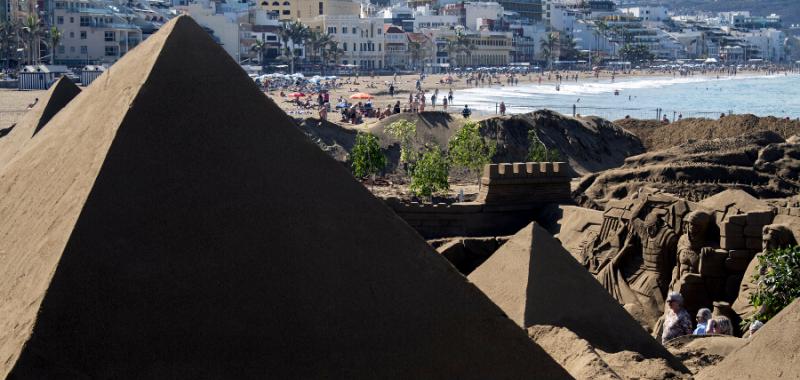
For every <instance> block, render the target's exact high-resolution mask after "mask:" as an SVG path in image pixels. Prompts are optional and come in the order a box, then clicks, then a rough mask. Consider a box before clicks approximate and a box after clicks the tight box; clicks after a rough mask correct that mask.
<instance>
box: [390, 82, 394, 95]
mask: <svg viewBox="0 0 800 380" xmlns="http://www.w3.org/2000/svg"><path fill="white" fill-rule="evenodd" d="M389 96H391V97H393V98H394V83H392V84H390V85H389Z"/></svg>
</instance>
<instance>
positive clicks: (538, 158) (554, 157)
mask: <svg viewBox="0 0 800 380" xmlns="http://www.w3.org/2000/svg"><path fill="white" fill-rule="evenodd" d="M560 159H561V152H560V151H559V150H558V149H556V148H550V149H548V148H547V145H545V144H544V142H542V140H540V139H539V135H537V134H536V130H535V129H531V130H529V131H528V161H531V162H555V161H558V160H560Z"/></svg>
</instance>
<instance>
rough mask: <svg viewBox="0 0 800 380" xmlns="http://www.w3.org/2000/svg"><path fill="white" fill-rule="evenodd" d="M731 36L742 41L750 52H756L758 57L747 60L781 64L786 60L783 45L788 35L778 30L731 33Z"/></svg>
mask: <svg viewBox="0 0 800 380" xmlns="http://www.w3.org/2000/svg"><path fill="white" fill-rule="evenodd" d="M731 35H733V36H734V37H737V38H739V39H740V40H742V41H743V42H744V43H745V45H746V46H748V48H749V49H750V50H755V51H756V52H757V54H758V56H748V57H745V59H758V58H760V59H763V60H766V61H771V62H779V61H782V60H783V59H784V54H783V52H784V51H783V43H784V41H785V40H786V34H784V33H783V32H782V31H780V30H777V29H760V30H754V31H751V32H738V31H731Z"/></svg>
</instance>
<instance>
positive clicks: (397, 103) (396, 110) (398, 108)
mask: <svg viewBox="0 0 800 380" xmlns="http://www.w3.org/2000/svg"><path fill="white" fill-rule="evenodd" d="M394 113H396V114H397V113H400V101H399V100H398V101H397V102H396V103H394Z"/></svg>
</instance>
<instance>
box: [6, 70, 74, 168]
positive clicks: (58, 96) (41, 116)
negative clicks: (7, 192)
mask: <svg viewBox="0 0 800 380" xmlns="http://www.w3.org/2000/svg"><path fill="white" fill-rule="evenodd" d="M80 92H81V90H80V89H79V88H78V86H76V85H75V83H72V81H71V80H70V79H69V78H67V77H65V76H64V77H61V79H59V80H58V81H57V82H56V83H55V84H53V85H52V86H50V89H49V90H48V91H47V92H46V93H45V94H44V96H42V97H41V99H39V102H38V103H36V105H35V106H33V108H31V109H30V110H29V111H28V112H26V113H25V115H24V116H22V119H20V121H19V122H18V123H17V124H16V126H14V129H12V130H11V132H10V133H9V134H8V135H7V136H5V137H4V138H2V139H0V168H2V167H3V166H4V165H6V164H7V163H8V162H9V161H10V160H11V158H12V157H14V155H15V154H16V153H17V152H19V151H20V150H21V149H22V147H23V146H24V145H25V144H27V143H28V142H29V141H30V140H31V138H33V136H34V135H35V134H37V133H39V131H40V130H41V129H42V128H43V127H44V126H45V124H47V122H48V121H50V119H51V118H53V116H55V115H56V113H58V111H60V110H61V109H62V108H64V106H66V105H67V104H68V103H69V102H70V101H71V100H72V99H73V98H74V97H76V96H77V95H78V94H79V93H80Z"/></svg>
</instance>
